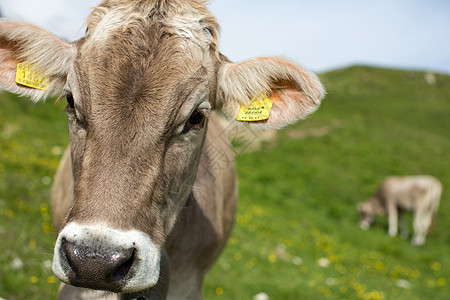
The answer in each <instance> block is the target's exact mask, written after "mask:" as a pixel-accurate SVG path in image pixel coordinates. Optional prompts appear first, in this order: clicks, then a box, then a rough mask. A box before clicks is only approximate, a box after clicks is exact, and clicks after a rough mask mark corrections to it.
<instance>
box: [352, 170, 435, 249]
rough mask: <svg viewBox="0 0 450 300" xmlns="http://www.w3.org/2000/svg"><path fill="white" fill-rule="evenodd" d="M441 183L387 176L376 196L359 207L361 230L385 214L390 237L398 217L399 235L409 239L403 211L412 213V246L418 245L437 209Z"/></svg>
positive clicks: (395, 229) (423, 239)
mask: <svg viewBox="0 0 450 300" xmlns="http://www.w3.org/2000/svg"><path fill="white" fill-rule="evenodd" d="M441 193H442V184H441V183H440V182H439V180H437V179H436V178H434V177H432V176H425V175H423V176H408V177H388V178H386V179H385V180H384V181H383V183H382V184H381V185H380V187H379V188H378V190H377V191H376V193H375V194H374V195H373V196H372V197H370V198H369V199H368V200H367V201H366V202H364V203H361V204H360V205H359V207H358V210H359V213H360V223H359V224H360V227H361V228H362V229H364V230H367V229H368V228H369V227H370V226H371V225H372V224H373V223H374V222H375V218H376V216H377V215H385V214H387V217H388V222H389V230H388V232H389V235H390V236H396V235H397V232H398V223H399V218H400V234H401V235H402V236H405V237H406V236H408V226H407V224H406V222H405V220H404V212H405V211H408V212H412V213H413V214H414V221H413V229H414V235H413V238H412V240H411V243H412V244H413V245H415V246H420V245H423V244H424V243H425V236H426V234H427V233H428V230H429V228H430V225H431V221H432V219H433V217H434V216H435V215H436V213H437V210H438V208H439V200H440V197H441Z"/></svg>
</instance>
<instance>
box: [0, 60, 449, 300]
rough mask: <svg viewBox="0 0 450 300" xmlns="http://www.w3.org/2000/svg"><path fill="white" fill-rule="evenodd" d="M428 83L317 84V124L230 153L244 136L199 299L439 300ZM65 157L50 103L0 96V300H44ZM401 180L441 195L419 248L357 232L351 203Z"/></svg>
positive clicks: (445, 221)
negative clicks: (225, 222) (233, 188)
mask: <svg viewBox="0 0 450 300" xmlns="http://www.w3.org/2000/svg"><path fill="white" fill-rule="evenodd" d="M434 76H435V77H434V79H435V82H432V80H431V81H430V82H431V83H432V84H431V85H430V83H429V82H427V81H426V80H425V73H422V72H413V71H399V70H387V69H378V68H371V67H362V66H355V67H351V68H346V69H341V70H336V71H332V72H328V73H325V74H322V75H321V76H320V77H321V79H322V81H323V82H324V84H325V86H326V88H327V91H328V96H327V98H326V99H325V101H324V103H323V105H322V107H321V108H320V109H319V111H318V112H317V113H315V114H314V115H312V116H311V117H310V118H308V119H307V120H305V121H303V122H299V123H298V124H295V125H292V126H289V127H288V128H286V129H284V130H282V131H280V132H279V133H278V135H277V136H276V138H275V139H273V140H270V141H267V142H265V143H263V145H262V147H261V148H260V149H259V150H256V151H253V152H242V151H241V150H243V148H245V147H246V146H248V144H250V142H251V136H252V134H253V133H252V131H249V134H248V135H247V136H246V138H245V139H243V140H241V141H240V143H239V144H238V145H237V148H236V149H237V150H236V152H237V154H238V155H237V157H236V163H237V168H238V173H239V184H240V200H239V201H240V203H239V208H238V213H237V219H236V225H235V227H234V231H233V234H232V237H231V238H230V240H229V243H228V246H227V248H226V249H225V251H224V253H223V255H222V256H221V258H220V259H219V261H218V263H217V264H216V265H215V266H214V268H213V269H212V270H211V272H210V274H209V275H208V277H207V279H206V283H205V286H204V298H205V299H209V300H219V299H224V300H225V299H226V300H251V299H253V296H254V295H256V294H258V293H261V292H264V293H266V294H267V295H268V296H269V297H270V299H271V300H297V299H306V300H315V299H338V300H340V299H347V300H350V299H367V300H376V299H389V300H390V299H404V300H414V299H420V300H427V299H442V300H444V299H450V232H449V231H448V228H450V76H447V75H439V74H435V75H434ZM249 137H250V138H249ZM67 144H68V136H67V125H66V116H65V113H64V103H59V104H53V101H48V102H47V103H38V104H33V103H31V102H30V101H27V100H25V99H19V98H17V97H15V96H13V95H11V94H8V93H3V94H1V95H0V298H5V299H8V300H14V299H16V300H22V299H55V296H56V291H57V289H58V285H59V283H58V280H57V279H56V278H55V277H54V276H53V275H52V273H51V259H52V248H53V243H54V240H55V233H54V230H53V228H52V226H51V219H50V215H51V209H50V188H51V183H52V179H53V175H54V173H55V171H56V168H57V166H58V161H59V159H60V158H61V155H62V152H63V151H64V149H65V147H66V145H67ZM410 174H431V175H434V176H436V177H437V178H439V179H440V180H441V181H442V183H443V185H444V194H443V197H442V199H441V206H440V210H439V213H438V218H437V220H436V223H435V226H434V229H433V231H432V232H431V234H430V235H429V237H428V240H427V243H426V244H425V246H423V247H418V248H416V247H412V246H411V245H410V243H409V240H404V239H402V238H400V237H397V238H391V237H389V236H388V235H387V232H386V231H387V221H386V219H385V218H380V219H378V222H377V223H376V225H375V226H374V227H373V228H371V229H370V230H369V231H362V230H360V229H359V227H358V224H357V221H358V213H357V210H356V205H357V203H358V202H360V201H363V200H365V199H366V198H367V197H369V196H370V194H371V193H372V192H373V191H374V190H375V189H376V187H377V185H378V184H379V183H380V182H381V180H382V179H383V178H384V177H385V176H388V175H410ZM408 221H409V223H410V224H411V218H409V219H408Z"/></svg>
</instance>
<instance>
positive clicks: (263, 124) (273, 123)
mask: <svg viewBox="0 0 450 300" xmlns="http://www.w3.org/2000/svg"><path fill="white" fill-rule="evenodd" d="M217 76H218V77H217V85H218V86H217V99H216V103H215V104H216V105H215V106H216V107H215V108H217V109H220V110H222V111H223V112H224V113H225V114H226V115H227V116H228V117H229V118H230V119H236V117H237V116H238V114H240V113H242V111H241V112H240V110H241V107H242V106H244V107H245V106H248V105H249V104H250V103H251V102H252V99H254V98H255V97H259V96H261V95H264V96H263V97H264V98H265V97H266V96H267V97H268V98H270V100H272V101H271V102H272V108H271V111H270V116H269V117H268V118H267V119H265V120H256V121H255V120H253V121H241V122H245V123H248V124H250V125H251V126H255V127H259V128H261V129H266V128H281V127H283V126H285V125H288V124H291V123H293V122H295V121H297V120H299V119H303V118H305V117H306V116H307V115H309V114H311V113H312V112H314V111H315V110H316V109H317V108H318V107H319V105H320V103H321V101H322V98H323V97H324V96H325V90H324V88H323V86H322V84H321V83H320V80H319V79H318V77H317V76H316V75H315V74H314V73H312V72H309V71H307V70H305V69H303V68H301V67H300V66H298V65H295V64H293V63H291V62H289V61H287V60H284V59H280V58H269V57H261V58H253V59H249V60H245V61H243V62H240V63H231V62H224V63H223V64H222V65H221V67H220V70H219V72H218V75H217Z"/></svg>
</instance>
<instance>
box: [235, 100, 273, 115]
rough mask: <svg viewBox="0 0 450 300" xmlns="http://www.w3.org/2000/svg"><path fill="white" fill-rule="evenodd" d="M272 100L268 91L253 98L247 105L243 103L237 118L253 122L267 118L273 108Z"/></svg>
mask: <svg viewBox="0 0 450 300" xmlns="http://www.w3.org/2000/svg"><path fill="white" fill-rule="evenodd" d="M272 104H273V102H272V100H271V99H270V98H269V97H267V94H266V93H263V94H261V95H259V96H256V97H255V98H253V99H252V100H251V101H250V103H249V104H248V105H246V106H244V105H242V106H241V109H240V110H239V113H238V116H237V118H236V120H238V121H245V122H252V121H262V120H267V119H268V118H269V116H270V111H271V110H272Z"/></svg>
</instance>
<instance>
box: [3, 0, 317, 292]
mask: <svg viewBox="0 0 450 300" xmlns="http://www.w3.org/2000/svg"><path fill="white" fill-rule="evenodd" d="M217 32H218V25H217V23H216V21H215V18H214V17H213V15H211V13H210V12H209V11H208V10H207V9H206V7H205V5H204V1H200V0H134V1H131V0H104V1H102V2H101V3H100V4H99V5H98V6H97V7H95V8H93V11H92V13H91V14H90V15H89V17H88V19H87V31H86V35H85V36H84V37H83V38H81V39H80V40H78V41H75V42H73V43H67V42H65V41H63V40H61V39H59V38H57V37H56V36H54V35H52V34H51V33H49V32H46V31H45V30H43V29H40V28H38V27H35V26H32V25H28V24H23V23H17V22H13V21H8V20H2V21H1V22H0V87H2V88H3V89H6V90H9V91H11V92H14V93H17V94H20V95H23V96H30V97H31V98H33V99H34V100H35V101H39V100H42V99H45V98H48V97H50V96H57V95H61V96H60V97H65V98H66V99H67V115H68V123H69V135H70V141H71V142H70V151H67V152H66V154H65V155H64V157H63V159H62V162H61V164H60V167H59V169H58V173H57V175H56V178H55V182H54V188H53V212H54V219H53V222H54V226H55V228H56V229H57V230H58V238H57V241H56V244H55V249H54V258H53V272H54V273H55V275H56V276H57V277H58V278H59V279H60V280H61V281H63V282H64V284H63V285H62V286H61V289H60V296H59V297H60V299H100V298H101V299H132V298H141V299H142V298H144V299H166V298H167V299H175V300H182V299H201V288H202V283H203V279H204V276H205V274H206V272H207V271H208V270H209V269H210V268H211V266H212V265H213V263H214V261H215V260H216V259H217V257H218V256H219V254H220V252H221V251H222V249H223V248H224V246H225V243H226V240H227V238H228V236H229V234H230V231H231V228H232V224H233V221H234V213H235V206H236V199H237V185H236V178H235V177H236V175H235V170H234V164H233V157H232V153H233V151H232V148H231V146H230V143H229V142H228V141H227V140H226V139H225V138H224V137H225V136H226V134H224V130H226V129H225V128H224V127H223V125H221V124H223V122H219V121H220V120H219V119H218V118H219V114H217V113H215V112H214V111H220V112H221V113H222V114H224V115H226V116H227V117H228V119H231V120H235V119H236V117H237V115H238V113H239V111H240V109H241V107H242V105H244V106H247V105H248V104H249V103H253V102H254V101H253V99H258V98H255V97H264V98H263V99H264V100H258V101H259V103H260V104H261V103H272V108H271V112H270V116H269V117H268V118H266V119H258V118H256V120H253V121H252V122H248V121H245V120H244V121H237V122H240V123H251V124H249V126H253V127H254V128H261V129H264V128H280V127H282V126H285V125H287V124H290V123H292V122H295V121H296V120H299V119H301V118H304V117H305V116H307V115H308V114H310V113H312V112H313V111H315V110H316V109H317V108H318V106H319V104H320V102H321V100H322V98H323V96H324V89H323V87H322V85H321V83H320V81H319V79H318V78H317V76H316V75H315V74H313V73H311V72H308V71H306V70H304V69H303V68H301V67H300V66H297V65H295V64H294V63H292V62H289V61H287V60H284V59H280V58H269V57H260V58H253V59H249V60H245V61H242V62H239V63H233V62H231V61H229V60H228V59H227V58H226V57H225V56H223V55H222V54H221V53H220V52H219V51H218V43H217ZM19 63H23V64H19ZM18 64H19V65H18ZM18 66H20V68H19V69H17V68H18ZM16 70H17V71H16ZM16 75H18V76H19V77H20V76H22V77H25V79H24V78H22V79H20V78H19V81H15V76H16ZM26 79H29V80H31V81H33V80H34V81H35V83H37V84H35V85H33V84H31V87H27V86H24V84H26V83H27V81H26ZM16 80H17V78H16ZM20 80H22V82H21V81H20ZM18 82H19V83H21V84H18ZM39 84H42V85H39ZM40 88H42V89H40ZM255 105H256V108H255V110H256V114H258V113H259V110H260V109H261V107H258V104H255ZM260 106H261V105H260ZM247 113H249V111H247ZM252 113H255V111H253V112H250V114H252ZM244 119H245V118H244Z"/></svg>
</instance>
